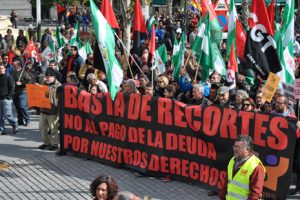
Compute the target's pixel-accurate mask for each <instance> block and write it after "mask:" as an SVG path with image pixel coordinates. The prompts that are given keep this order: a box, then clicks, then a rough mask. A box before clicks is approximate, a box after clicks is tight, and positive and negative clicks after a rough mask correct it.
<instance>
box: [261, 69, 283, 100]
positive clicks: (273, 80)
mask: <svg viewBox="0 0 300 200" xmlns="http://www.w3.org/2000/svg"><path fill="white" fill-rule="evenodd" d="M279 81H280V77H279V76H277V75H276V74H274V73H272V72H270V73H269V76H268V79H267V82H266V84H265V86H264V87H263V91H262V92H263V95H262V98H263V99H264V100H266V101H267V102H271V101H272V98H273V96H274V94H275V91H276V89H277V86H278V84H279Z"/></svg>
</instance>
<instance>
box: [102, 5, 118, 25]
mask: <svg viewBox="0 0 300 200" xmlns="http://www.w3.org/2000/svg"><path fill="white" fill-rule="evenodd" d="M101 13H102V14H103V16H104V17H105V19H106V20H107V22H108V23H109V25H110V26H111V27H112V28H119V24H118V21H117V18H116V16H115V13H114V10H113V8H112V6H111V3H110V1H109V0H103V1H102V3H101Z"/></svg>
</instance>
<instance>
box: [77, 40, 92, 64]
mask: <svg viewBox="0 0 300 200" xmlns="http://www.w3.org/2000/svg"><path fill="white" fill-rule="evenodd" d="M90 53H93V49H92V47H91V44H90V43H89V42H88V41H87V42H85V43H84V45H83V46H82V47H81V48H80V49H79V51H78V54H79V55H80V56H81V57H82V58H83V60H84V61H85V60H86V59H87V56H88V55H89V54H90Z"/></svg>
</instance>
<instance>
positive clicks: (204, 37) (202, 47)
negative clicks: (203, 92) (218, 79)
mask: <svg viewBox="0 0 300 200" xmlns="http://www.w3.org/2000/svg"><path fill="white" fill-rule="evenodd" d="M210 34H211V32H210V22H209V15H208V14H207V15H206V16H205V18H204V21H203V22H202V23H201V26H200V27H199V28H198V33H197V36H196V39H195V41H194V43H193V45H192V50H193V51H194V52H196V58H197V61H198V62H199V63H200V65H201V67H202V77H201V79H202V80H203V81H205V80H206V79H207V78H208V77H209V73H210V68H212V66H213V59H212V55H211V42H210Z"/></svg>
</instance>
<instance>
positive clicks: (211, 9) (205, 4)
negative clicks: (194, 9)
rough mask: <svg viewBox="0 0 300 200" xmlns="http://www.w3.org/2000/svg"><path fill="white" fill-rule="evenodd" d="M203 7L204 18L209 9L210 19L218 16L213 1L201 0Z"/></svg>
mask: <svg viewBox="0 0 300 200" xmlns="http://www.w3.org/2000/svg"><path fill="white" fill-rule="evenodd" d="M201 8H202V18H203V19H204V17H205V15H206V13H207V11H208V12H209V19H210V21H212V20H214V19H215V18H217V14H216V11H215V9H214V7H213V5H212V4H211V3H209V2H208V1H207V0H202V1H201Z"/></svg>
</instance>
